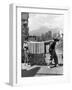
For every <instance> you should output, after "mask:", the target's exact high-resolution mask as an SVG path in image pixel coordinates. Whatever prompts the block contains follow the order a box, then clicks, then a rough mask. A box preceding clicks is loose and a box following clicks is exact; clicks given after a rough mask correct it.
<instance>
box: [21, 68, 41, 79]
mask: <svg viewBox="0 0 72 90" xmlns="http://www.w3.org/2000/svg"><path fill="white" fill-rule="evenodd" d="M39 69H40V67H35V68H33V69H31V70H28V71H27V70H22V71H21V76H22V77H32V76H34V75H36V73H37V72H38V70H39Z"/></svg>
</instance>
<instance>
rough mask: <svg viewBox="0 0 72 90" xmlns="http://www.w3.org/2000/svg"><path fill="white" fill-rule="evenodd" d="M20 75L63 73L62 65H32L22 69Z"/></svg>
mask: <svg viewBox="0 0 72 90" xmlns="http://www.w3.org/2000/svg"><path fill="white" fill-rule="evenodd" d="M21 74H22V77H32V76H43V75H63V66H58V67H54V66H51V68H48V66H38V65H34V66H32V67H30V69H28V70H24V69H22V73H21Z"/></svg>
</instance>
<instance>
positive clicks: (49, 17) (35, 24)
mask: <svg viewBox="0 0 72 90" xmlns="http://www.w3.org/2000/svg"><path fill="white" fill-rule="evenodd" d="M41 26H45V27H48V28H56V27H58V28H62V29H63V26H64V15H53V14H31V13H30V14H29V30H30V31H32V30H36V29H39V28H40V27H41Z"/></svg>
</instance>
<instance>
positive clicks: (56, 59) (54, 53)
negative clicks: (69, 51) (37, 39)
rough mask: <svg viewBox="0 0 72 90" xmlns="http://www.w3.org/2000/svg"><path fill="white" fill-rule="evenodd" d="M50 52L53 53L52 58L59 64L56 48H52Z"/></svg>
mask: <svg viewBox="0 0 72 90" xmlns="http://www.w3.org/2000/svg"><path fill="white" fill-rule="evenodd" d="M50 54H51V58H50V60H53V59H54V62H55V65H57V64H58V57H57V54H56V52H55V50H52V51H51V52H50Z"/></svg>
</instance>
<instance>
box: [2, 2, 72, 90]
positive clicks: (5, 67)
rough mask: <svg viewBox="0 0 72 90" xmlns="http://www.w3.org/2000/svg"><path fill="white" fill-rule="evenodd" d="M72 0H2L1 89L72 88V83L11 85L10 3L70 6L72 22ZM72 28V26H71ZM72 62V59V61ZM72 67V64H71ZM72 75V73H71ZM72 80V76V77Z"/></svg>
mask: <svg viewBox="0 0 72 90" xmlns="http://www.w3.org/2000/svg"><path fill="white" fill-rule="evenodd" d="M71 1H72V0H0V90H3V89H4V90H6V89H8V90H10V89H26V90H37V89H38V90H40V89H41V90H44V89H46V90H48V89H50V90H53V89H57V90H58V89H59V90H60V89H61V90H62V89H66V90H68V89H69V90H70V89H71V83H64V84H52V85H51V84H50V85H49V84H48V85H41V84H39V85H35V84H33V85H31V86H30V85H27V86H23V87H13V88H12V87H11V86H9V84H8V82H9V4H10V3H22V4H25V6H28V5H29V6H30V5H32V6H39V7H40V6H41V7H43V6H44V7H48V6H60V7H69V8H70V9H71V18H70V20H71V21H70V22H71V24H72V2H71ZM70 28H71V29H72V26H70ZM71 29H69V32H68V37H67V45H66V47H67V52H68V56H67V59H69V60H70V59H72V40H71V38H72V30H71ZM71 63H72V61H71ZM70 66H71V68H72V65H71V64H70ZM71 71H72V70H71ZM71 75H72V73H71ZM71 81H72V78H71Z"/></svg>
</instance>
